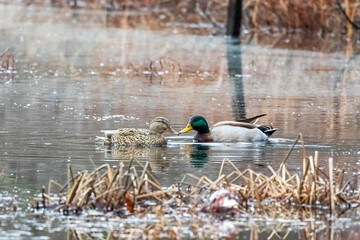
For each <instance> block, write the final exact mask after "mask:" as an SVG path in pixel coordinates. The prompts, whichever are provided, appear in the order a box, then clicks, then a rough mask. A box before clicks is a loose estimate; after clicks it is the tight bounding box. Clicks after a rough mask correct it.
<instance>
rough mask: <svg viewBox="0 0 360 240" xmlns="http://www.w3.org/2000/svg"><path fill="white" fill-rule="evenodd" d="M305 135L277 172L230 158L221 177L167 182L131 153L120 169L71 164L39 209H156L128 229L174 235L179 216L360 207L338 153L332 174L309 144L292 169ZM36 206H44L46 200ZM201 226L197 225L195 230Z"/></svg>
mask: <svg viewBox="0 0 360 240" xmlns="http://www.w3.org/2000/svg"><path fill="white" fill-rule="evenodd" d="M300 138H301V135H299V136H298V138H297V139H296V140H295V142H294V144H293V146H292V148H291V149H290V150H289V153H288V154H287V156H286V157H285V159H284V160H283V162H282V163H281V165H280V167H279V168H278V169H277V170H276V171H275V170H274V169H273V168H272V167H271V166H269V167H268V168H269V170H270V172H271V174H270V176H266V175H265V174H263V173H258V172H255V171H253V170H251V169H246V170H244V171H240V170H239V169H238V168H237V167H236V166H235V164H234V163H232V162H231V161H230V160H228V159H224V160H223V162H222V164H221V167H220V170H219V174H218V178H217V179H215V180H214V181H213V180H211V179H209V178H208V177H207V176H202V177H197V176H194V175H192V174H186V175H185V176H184V178H183V179H182V181H181V182H179V183H177V184H174V185H172V186H171V187H168V188H163V187H162V186H161V185H160V183H159V182H158V181H157V180H156V178H155V177H154V176H153V175H152V174H151V172H150V169H149V162H146V163H145V164H144V165H143V164H142V163H140V162H138V161H137V160H134V159H131V161H130V164H129V165H128V166H127V167H125V165H124V163H123V162H120V163H119V165H118V166H117V167H115V168H113V167H111V166H110V165H109V164H104V165H102V166H100V167H98V168H96V169H95V170H93V171H92V172H88V171H82V172H79V173H78V174H76V175H74V174H73V172H72V169H71V167H70V165H69V168H68V181H67V183H65V184H64V185H61V184H59V183H57V182H55V181H52V180H50V182H49V186H48V189H47V191H46V190H45V188H43V190H42V193H41V196H40V197H37V198H35V200H36V201H37V202H41V203H40V208H41V206H42V208H45V209H51V208H55V209H57V210H60V211H62V213H63V214H65V215H68V214H80V213H81V212H83V211H87V212H94V210H95V212H96V213H97V215H99V214H100V215H101V214H106V213H111V214H114V215H115V216H120V217H130V216H135V217H139V218H142V217H144V216H147V215H151V216H152V217H153V218H154V217H155V218H156V219H158V221H155V222H153V223H151V224H150V225H149V226H147V228H145V229H141V230H139V229H133V230H132V231H130V232H129V235H136V234H137V233H140V232H141V234H146V235H151V236H152V237H158V236H160V234H161V233H162V232H164V231H165V232H166V233H167V234H170V235H172V236H176V235H178V234H181V231H182V230H181V229H182V224H183V221H185V220H183V218H181V219H180V218H179V217H178V216H179V215H181V216H183V217H184V219H186V217H185V216H192V217H194V216H195V217H197V218H199V219H201V216H203V215H204V214H205V216H208V215H209V214H210V215H212V216H215V217H216V216H219V215H221V216H222V217H225V218H233V217H234V216H235V217H236V214H238V215H239V216H240V215H243V214H247V215H261V216H268V217H272V218H277V217H282V218H290V219H294V218H296V217H301V216H304V215H307V214H310V215H311V214H312V211H314V210H315V211H316V210H319V211H322V212H326V213H330V214H332V215H335V214H336V213H337V212H340V211H344V209H350V208H353V207H357V206H359V203H360V198H359V192H358V191H355V189H351V188H350V185H351V184H350V181H349V182H347V183H344V177H345V176H344V174H345V172H344V171H341V173H340V174H333V170H334V169H333V166H332V164H333V161H332V159H329V171H328V173H326V172H325V171H323V170H321V169H320V168H319V166H318V154H317V152H315V156H314V157H312V156H307V155H306V150H305V148H304V145H303V174H302V175H299V174H293V175H292V174H290V172H289V171H288V169H287V168H286V166H285V163H286V161H287V159H288V157H289V155H290V154H291V152H292V149H293V147H294V146H295V144H296V143H297V141H298V140H299V139H300ZM301 142H302V144H303V141H301ZM225 165H227V166H230V167H231V169H232V172H230V173H228V174H225V173H224V172H223V169H224V166H225ZM337 172H339V171H337ZM54 185H56V186H58V187H59V190H58V191H57V192H56V194H54V193H53V192H52V189H53V187H54ZM35 205H36V206H38V208H39V204H34V206H35ZM338 210H340V211H338ZM224 214H225V216H224ZM200 222H201V221H200ZM200 222H199V224H200ZM194 224H195V223H194ZM199 227H200V225H199V226H195V225H194V228H193V234H194V235H195V236H196V231H197V230H196V229H198V228H199ZM190 229H192V227H190ZM139 231H140V232H139Z"/></svg>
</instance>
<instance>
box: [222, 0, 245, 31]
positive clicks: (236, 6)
mask: <svg viewBox="0 0 360 240" xmlns="http://www.w3.org/2000/svg"><path fill="white" fill-rule="evenodd" d="M241 15H242V0H229V6H228V18H227V27H226V35H229V36H233V37H238V36H240V30H241Z"/></svg>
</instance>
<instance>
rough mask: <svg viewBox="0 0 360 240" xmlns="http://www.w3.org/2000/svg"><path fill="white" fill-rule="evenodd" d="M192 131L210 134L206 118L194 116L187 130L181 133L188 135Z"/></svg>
mask: <svg viewBox="0 0 360 240" xmlns="http://www.w3.org/2000/svg"><path fill="white" fill-rule="evenodd" d="M190 130H195V131H197V132H198V133H200V134H205V133H209V132H210V130H209V125H208V124H207V122H206V120H205V118H203V117H202V116H193V117H191V118H190V120H189V123H188V125H187V126H186V128H184V129H183V130H181V131H180V133H186V132H188V131H190Z"/></svg>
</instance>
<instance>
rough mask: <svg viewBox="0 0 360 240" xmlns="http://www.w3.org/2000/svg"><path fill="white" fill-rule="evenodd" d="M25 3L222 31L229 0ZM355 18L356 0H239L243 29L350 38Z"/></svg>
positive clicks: (134, 22)
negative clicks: (295, 31) (90, 10)
mask: <svg viewBox="0 0 360 240" xmlns="http://www.w3.org/2000/svg"><path fill="white" fill-rule="evenodd" d="M9 3H10V2H9ZM25 3H26V4H27V5H30V4H32V5H37V6H52V7H69V8H73V9H79V8H88V9H103V10H106V11H107V12H109V13H110V12H111V13H116V12H117V13H122V14H120V15H118V14H110V15H108V21H109V24H110V25H111V26H112V27H114V26H115V27H122V28H124V27H137V28H139V27H140V28H147V29H151V30H155V29H164V28H172V29H177V30H179V31H181V32H186V31H190V32H193V31H196V32H197V33H202V34H206V33H218V32H219V30H220V32H224V29H225V27H224V26H225V24H226V21H227V5H228V1H221V0H212V1H205V0H182V1H159V0H138V1H128V0H107V1H98V0H91V1H90V0H87V1H81V0H74V1H64V0H51V1H50V2H49V1H44V0H43V1H34V0H27V1H25ZM134 12H136V14H134ZM359 19H360V10H359V2H358V1H357V0H318V1H299V0H283V1H278V0H264V1H258V0H243V16H242V22H243V26H242V28H243V29H246V30H249V31H254V30H255V31H264V30H265V31H274V32H284V31H286V32H289V31H293V30H296V29H302V30H304V31H309V32H310V31H315V32H320V33H322V34H326V33H335V34H338V35H341V34H346V36H347V37H348V38H352V37H353V35H354V34H355V35H357V32H356V31H355V30H359V29H360V24H359V23H358V22H359ZM179 24H180V25H179ZM202 24H207V27H205V29H204V26H201V25H202ZM206 28H210V29H206Z"/></svg>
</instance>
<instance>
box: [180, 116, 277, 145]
mask: <svg viewBox="0 0 360 240" xmlns="http://www.w3.org/2000/svg"><path fill="white" fill-rule="evenodd" d="M265 115H266V114H261V115H258V116H255V117H252V118H247V119H243V120H240V121H236V122H235V121H223V122H218V123H216V124H214V125H213V126H212V127H211V128H210V129H209V126H208V124H207V122H206V120H205V118H203V117H202V116H193V117H191V118H190V121H189V123H188V125H187V126H186V128H184V129H183V130H181V131H180V133H186V132H188V131H190V130H195V131H197V134H196V136H195V138H194V140H196V141H197V142H258V141H266V140H267V139H268V138H269V137H270V136H271V134H273V133H274V132H275V131H276V129H273V128H272V127H265V126H261V125H257V124H255V123H256V122H257V120H258V119H259V118H260V117H262V116H265Z"/></svg>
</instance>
